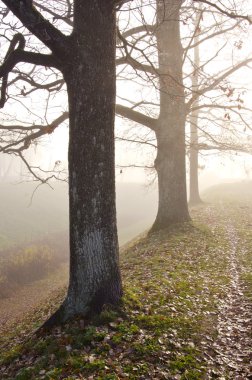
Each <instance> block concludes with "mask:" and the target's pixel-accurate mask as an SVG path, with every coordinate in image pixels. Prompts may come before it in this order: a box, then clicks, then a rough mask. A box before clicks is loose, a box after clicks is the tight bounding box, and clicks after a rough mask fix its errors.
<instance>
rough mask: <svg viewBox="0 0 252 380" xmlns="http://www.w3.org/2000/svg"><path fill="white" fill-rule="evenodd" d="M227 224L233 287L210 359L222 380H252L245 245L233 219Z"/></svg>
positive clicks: (221, 314) (220, 316) (222, 303)
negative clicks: (244, 280)
mask: <svg viewBox="0 0 252 380" xmlns="http://www.w3.org/2000/svg"><path fill="white" fill-rule="evenodd" d="M222 211H223V214H222V215H225V210H224V209H223V208H222ZM226 214H227V213H226ZM226 217H228V215H226ZM229 217H230V216H229ZM222 222H223V220H222ZM226 222H227V223H226V225H223V226H224V228H225V230H226V237H227V240H228V242H229V246H230V248H229V250H228V251H227V252H225V254H226V257H227V259H228V271H229V275H230V284H229V286H228V289H227V297H226V298H225V299H223V300H220V301H219V302H220V304H219V314H218V324H217V328H216V330H217V333H218V336H217V338H216V340H215V341H214V342H213V345H212V349H213V350H214V352H215V355H214V357H209V359H210V360H209V366H210V367H212V368H218V370H217V372H216V377H217V378H218V379H227V378H228V379H232V380H245V379H252V346H251V340H252V339H251V338H252V304H251V302H249V300H248V299H247V298H246V297H245V295H244V290H243V283H242V281H241V278H240V273H241V265H240V262H239V260H238V248H241V247H243V243H244V242H243V241H242V240H241V238H239V236H238V231H237V228H236V227H235V225H234V223H232V220H230V219H229V220H228V218H227V219H226ZM223 226H222V227H223ZM244 246H245V244H244ZM209 379H210V378H209Z"/></svg>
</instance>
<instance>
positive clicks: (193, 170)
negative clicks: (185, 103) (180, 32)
mask: <svg viewBox="0 0 252 380" xmlns="http://www.w3.org/2000/svg"><path fill="white" fill-rule="evenodd" d="M200 18H201V12H198V14H197V17H196V19H195V23H194V26H195V29H196V31H195V36H194V44H195V47H194V62H193V63H194V72H193V76H192V91H193V92H194V93H197V92H198V89H199V67H200V55H199V54H200V53H199V44H198V43H199V30H200ZM198 105H199V100H198V98H197V99H196V100H195V102H194V103H193V105H192V107H197V106H198ZM198 117H199V111H198V110H197V109H195V110H193V111H192V112H191V114H190V151H189V154H190V155H189V157H190V193H189V203H190V204H191V205H197V204H199V203H202V201H201V199H200V194H199V177H198V174H199V173H198V167H199V149H198V143H199V141H198V140H199V137H198Z"/></svg>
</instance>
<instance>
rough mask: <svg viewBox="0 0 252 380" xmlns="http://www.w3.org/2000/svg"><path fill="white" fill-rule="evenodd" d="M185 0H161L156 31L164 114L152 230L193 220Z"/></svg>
mask: <svg viewBox="0 0 252 380" xmlns="http://www.w3.org/2000/svg"><path fill="white" fill-rule="evenodd" d="M181 4H182V1H181V0H176V1H173V2H170V1H168V0H164V1H157V22H158V27H157V31H156V37H157V47H158V56H159V77H160V115H159V120H158V126H157V132H156V137H157V145H158V148H157V158H156V160H155V168H156V170H157V174H158V188H159V204H158V213H157V216H156V220H155V222H154V224H153V226H152V229H151V232H153V231H157V230H159V229H163V228H167V227H169V226H170V225H171V224H173V223H180V222H184V221H188V220H190V216H189V212H188V205H187V194H186V169H185V120H186V106H185V96H184V87H183V79H182V56H183V50H182V45H181V39H180V7H181Z"/></svg>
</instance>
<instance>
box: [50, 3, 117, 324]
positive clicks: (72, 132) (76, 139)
mask: <svg viewBox="0 0 252 380" xmlns="http://www.w3.org/2000/svg"><path fill="white" fill-rule="evenodd" d="M75 15H76V16H75V24H74V31H73V35H72V37H71V41H70V43H69V49H70V50H69V54H70V55H69V57H71V59H70V58H69V62H68V63H67V64H65V65H64V68H63V70H62V71H63V74H64V78H65V81H66V84H67V90H68V99H69V122H70V125H69V210H70V283H69V288H68V294H67V297H66V300H65V302H64V303H63V305H62V306H61V308H60V309H59V310H58V312H56V314H55V315H54V316H52V318H51V319H50V320H49V321H48V323H47V324H46V326H49V325H50V324H55V323H57V322H62V321H65V320H67V319H68V318H70V317H73V316H75V315H84V316H85V315H87V314H90V313H96V312H99V311H101V309H102V307H103V305H104V304H107V303H109V304H116V303H118V302H119V300H120V298H121V295H122V287H121V277H120V272H119V263H118V239H117V227H116V209H115V167H114V117H115V11H114V8H113V2H112V1H106V4H105V5H104V2H103V0H98V1H93V0H88V1H85V2H83V1H81V0H77V1H75ZM94 25H95V27H94ZM91 31H92V32H91ZM105 47H106V48H105Z"/></svg>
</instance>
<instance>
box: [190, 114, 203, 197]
mask: <svg viewBox="0 0 252 380" xmlns="http://www.w3.org/2000/svg"><path fill="white" fill-rule="evenodd" d="M197 124H198V113H197V112H192V114H191V115H190V152H189V153H190V198H189V204H191V205H196V204H199V203H202V200H201V198H200V194H199V177H198V167H199V150H198V128H197Z"/></svg>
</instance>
